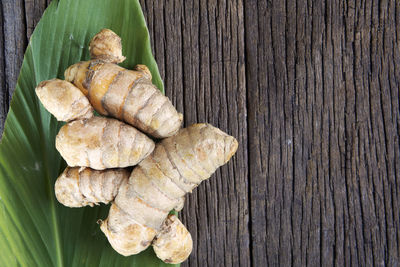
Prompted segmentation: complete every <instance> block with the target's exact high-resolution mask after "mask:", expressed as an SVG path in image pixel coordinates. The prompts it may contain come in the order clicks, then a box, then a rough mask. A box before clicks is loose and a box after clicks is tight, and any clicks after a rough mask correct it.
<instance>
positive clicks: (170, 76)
mask: <svg viewBox="0 0 400 267" xmlns="http://www.w3.org/2000/svg"><path fill="white" fill-rule="evenodd" d="M48 2H49V1H46V0H1V2H0V8H1V12H0V27H1V29H2V34H0V85H1V88H2V91H1V95H0V109H1V111H0V120H1V122H2V124H1V125H3V122H4V119H5V117H6V113H7V110H8V105H9V102H10V98H11V95H12V93H13V90H14V87H15V83H16V79H17V76H18V72H19V68H20V66H21V62H22V59H23V54H24V50H25V48H26V45H27V43H28V40H29V37H30V35H31V33H32V31H33V29H34V27H35V25H36V23H37V22H38V21H39V19H40V17H41V14H42V13H43V11H44V9H45V7H46V6H47V4H48ZM140 2H141V4H142V8H143V11H144V14H145V16H146V19H147V23H148V27H149V31H150V35H151V40H152V47H153V51H154V54H155V57H156V60H157V63H158V65H159V68H160V71H161V75H162V77H163V79H164V82H165V88H166V94H167V95H168V96H169V97H170V99H171V100H172V101H173V103H174V104H175V105H176V107H177V109H178V110H179V111H180V112H183V113H184V114H185V125H189V124H192V123H195V122H205V121H206V122H209V123H212V124H214V125H216V126H218V127H220V128H222V129H223V130H224V131H227V132H228V133H230V134H232V135H234V136H235V137H236V138H237V139H238V141H239V143H240V146H239V150H238V152H237V154H236V156H235V157H234V158H233V160H231V162H230V163H229V164H228V165H226V166H224V167H222V168H221V169H219V170H218V171H217V172H216V174H215V175H214V176H213V177H212V178H211V179H210V180H209V181H207V182H205V183H204V184H202V185H201V186H200V187H199V188H198V189H197V190H196V191H195V192H194V193H193V194H191V195H190V196H189V197H188V199H187V201H186V207H185V209H184V210H183V212H182V213H181V217H182V218H183V222H184V223H185V224H186V225H187V226H188V228H189V230H190V232H191V233H192V236H193V239H194V251H193V253H192V255H191V257H190V259H189V260H188V261H187V262H186V263H185V264H184V266H201V267H205V266H257V267H258V266H266V265H269V266H290V265H294V266H306V265H307V266H319V265H323V266H333V265H336V266H343V265H346V266H349V265H352V266H372V265H375V266H383V265H387V266H399V265H400V256H399V255H400V215H399V212H400V209H399V208H400V195H399V194H400V147H399V135H400V100H399V86H400V1H396V0H382V1H378V0H362V1H361V0H360V1H356V0H348V1H340V0H332V1H319V0H314V1H313V0H286V1H274V0H269V1H252V0H251V1H250V0H249V1H243V0H230V1H229V0H221V1H214V0H209V1H206V0H200V1H188V0H187V1H183V0H182V1H165V0H157V1H154V0H141V1H140ZM1 130H2V128H1Z"/></svg>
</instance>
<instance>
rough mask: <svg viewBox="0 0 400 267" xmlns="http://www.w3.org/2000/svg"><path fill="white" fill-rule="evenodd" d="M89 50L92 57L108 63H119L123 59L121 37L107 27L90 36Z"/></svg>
mask: <svg viewBox="0 0 400 267" xmlns="http://www.w3.org/2000/svg"><path fill="white" fill-rule="evenodd" d="M89 51H90V57H91V58H92V59H100V60H102V61H104V62H110V63H121V62H122V61H124V60H125V57H124V56H122V44H121V38H120V37H119V36H118V35H117V34H116V33H115V32H113V31H112V30H109V29H102V30H101V31H100V32H99V33H97V34H96V35H95V36H94V37H93V38H92V40H91V41H90V44H89Z"/></svg>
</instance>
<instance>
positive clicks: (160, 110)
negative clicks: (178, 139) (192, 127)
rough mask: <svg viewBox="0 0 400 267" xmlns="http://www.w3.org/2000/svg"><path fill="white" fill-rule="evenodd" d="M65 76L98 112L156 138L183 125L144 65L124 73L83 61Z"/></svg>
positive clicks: (165, 135) (101, 63)
mask: <svg viewBox="0 0 400 267" xmlns="http://www.w3.org/2000/svg"><path fill="white" fill-rule="evenodd" d="M64 76H65V79H66V80H67V81H70V82H72V83H73V84H75V86H77V87H78V88H79V89H81V91H82V92H83V93H84V94H85V95H86V96H87V97H88V99H89V101H90V103H91V104H92V106H93V107H94V109H95V110H96V111H97V112H99V113H100V114H102V115H110V116H112V117H114V118H117V119H119V120H122V121H125V122H127V123H129V124H131V125H133V126H135V127H136V128H138V129H140V130H142V131H143V132H145V133H148V134H150V135H152V136H154V137H156V138H164V137H168V136H171V135H173V134H175V133H176V132H177V131H178V130H179V128H180V126H181V124H182V120H183V116H182V114H180V113H178V112H177V111H176V109H175V108H174V106H173V105H172V103H171V101H170V100H169V99H168V98H167V97H166V96H164V95H163V94H162V93H161V92H160V91H159V90H158V89H157V87H156V86H155V85H153V84H152V83H151V75H150V72H149V71H148V69H147V67H146V68H145V67H144V66H143V65H141V66H138V67H137V70H127V69H124V68H122V67H120V66H118V65H116V64H112V63H105V62H103V61H99V60H94V61H86V62H80V63H77V64H74V65H72V66H70V67H69V68H68V69H67V70H66V71H65V73H64Z"/></svg>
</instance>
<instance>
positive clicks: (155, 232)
mask: <svg viewBox="0 0 400 267" xmlns="http://www.w3.org/2000/svg"><path fill="white" fill-rule="evenodd" d="M89 49H90V54H91V60H89V61H86V62H79V63H77V64H74V65H72V66H70V67H69V68H68V69H67V70H66V71H65V74H64V76H65V79H66V80H59V79H53V80H48V81H43V82H41V83H40V84H39V85H38V86H37V88H36V94H37V96H38V98H39V99H40V101H41V102H42V104H43V106H44V107H45V108H46V109H47V110H48V111H49V112H50V113H51V114H53V115H54V116H55V117H56V118H57V119H58V120H60V121H65V122H67V123H66V124H65V125H64V126H63V127H62V128H61V129H60V131H59V133H58V135H57V137H56V148H57V150H58V151H59V152H60V154H61V156H62V157H63V158H64V159H65V161H66V162H67V164H68V167H67V168H66V169H65V170H64V172H63V173H62V174H61V175H60V176H59V177H58V179H57V181H56V183H55V194H56V197H57V199H58V201H59V202H60V203H62V204H64V205H65V206H68V207H83V206H93V205H98V204H99V203H104V204H108V203H111V208H110V212H109V215H108V217H107V218H106V219H105V220H103V221H101V220H100V229H101V230H102V231H103V233H104V234H105V235H106V237H107V238H108V241H109V242H110V244H111V246H112V247H113V248H114V249H115V250H116V251H117V252H118V253H120V254H122V255H125V256H128V255H133V254H137V253H139V252H141V251H143V250H145V249H146V248H147V247H149V246H150V245H152V246H153V249H154V251H155V253H156V255H157V256H158V257H159V258H160V259H161V260H163V261H164V262H167V263H180V262H182V261H184V260H186V259H187V257H188V256H189V255H190V253H191V251H192V238H191V236H190V233H189V232H188V230H187V229H186V227H185V226H184V225H183V224H182V223H181V222H180V221H179V219H178V218H177V217H176V216H175V215H169V213H170V211H171V210H173V209H175V210H177V211H179V210H181V209H182V208H183V204H184V199H185V195H186V194H187V193H189V192H192V190H193V189H194V188H196V187H197V186H198V185H199V184H200V183H201V182H202V181H203V180H206V179H208V178H209V177H210V176H211V175H212V174H213V173H214V172H215V170H216V169H217V168H218V167H220V166H222V165H224V164H225V163H227V162H228V161H229V159H230V158H231V157H232V156H233V154H234V153H235V152H236V149H237V147H238V143H237V141H236V139H235V138H233V137H232V136H229V135H227V134H226V133H224V132H222V131H221V130H219V129H217V128H215V127H213V126H211V125H209V124H205V123H200V124H194V125H191V126H189V127H187V128H183V129H181V128H180V127H181V124H182V119H183V116H182V114H180V113H178V112H177V111H176V109H175V108H174V107H173V105H172V104H171V102H170V101H169V99H168V98H167V97H165V96H164V95H162V94H161V92H160V91H159V90H158V89H157V88H156V87H155V86H154V85H153V84H152V82H151V73H150V71H149V70H148V68H147V67H146V66H144V65H138V66H137V67H136V68H135V70H128V69H124V68H122V67H120V66H118V65H117V63H120V62H122V61H123V60H124V59H125V57H123V56H122V46H121V39H120V38H119V36H118V35H116V34H115V33H114V32H112V31H111V30H107V29H104V30H102V31H100V32H99V33H98V34H96V35H95V36H94V37H93V39H92V41H91V43H90V45H89ZM94 110H96V111H97V112H98V113H99V114H101V115H104V116H107V117H101V116H94ZM110 117H113V118H110ZM137 129H139V130H137ZM146 134H147V135H150V136H152V137H155V138H160V139H162V140H160V141H159V142H158V143H156V144H155V143H154V142H153V140H152V139H150V138H149V137H148V136H147V135H146ZM135 165H136V166H135ZM128 166H135V167H134V168H133V170H132V171H128V169H127V168H126V167H128Z"/></svg>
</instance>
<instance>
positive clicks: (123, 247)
mask: <svg viewBox="0 0 400 267" xmlns="http://www.w3.org/2000/svg"><path fill="white" fill-rule="evenodd" d="M99 222H100V229H101V231H103V233H104V234H105V235H106V236H107V237H108V240H109V242H110V244H111V246H112V247H113V248H114V249H115V250H116V251H117V252H118V253H119V254H121V255H123V256H129V255H133V254H138V253H139V252H141V251H143V250H145V249H146V248H148V247H149V246H150V245H151V241H153V239H154V237H155V236H156V234H157V232H156V230H154V229H152V228H150V227H146V226H143V225H142V224H140V223H137V222H135V220H133V219H132V217H131V216H129V214H127V213H125V212H124V211H123V210H121V208H119V207H118V206H117V205H116V204H115V203H113V204H112V205H111V208H110V212H109V214H108V218H107V219H105V220H104V221H101V220H100V221H99Z"/></svg>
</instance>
